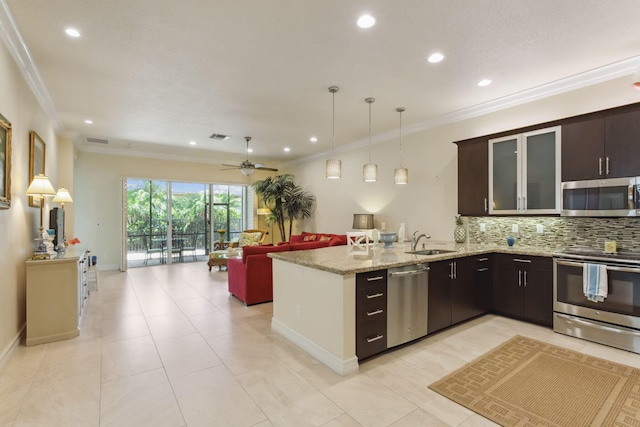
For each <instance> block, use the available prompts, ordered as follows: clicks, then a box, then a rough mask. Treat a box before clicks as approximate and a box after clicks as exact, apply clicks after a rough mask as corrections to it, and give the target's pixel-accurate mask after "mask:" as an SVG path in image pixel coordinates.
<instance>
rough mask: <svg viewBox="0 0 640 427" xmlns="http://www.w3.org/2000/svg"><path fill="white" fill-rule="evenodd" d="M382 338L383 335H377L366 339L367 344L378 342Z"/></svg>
mask: <svg viewBox="0 0 640 427" xmlns="http://www.w3.org/2000/svg"><path fill="white" fill-rule="evenodd" d="M382 338H384V335H378V336H375V337H373V338H367V342H374V341H378V340H381V339H382Z"/></svg>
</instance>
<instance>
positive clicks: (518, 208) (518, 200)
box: [516, 197, 520, 212]
mask: <svg viewBox="0 0 640 427" xmlns="http://www.w3.org/2000/svg"><path fill="white" fill-rule="evenodd" d="M516 210H517V211H518V212H520V197H518V199H517V200H516Z"/></svg>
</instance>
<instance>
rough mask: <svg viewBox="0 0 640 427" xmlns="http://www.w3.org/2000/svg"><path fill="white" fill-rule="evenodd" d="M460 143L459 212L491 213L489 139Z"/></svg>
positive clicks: (458, 143) (472, 213) (471, 213)
mask: <svg viewBox="0 0 640 427" xmlns="http://www.w3.org/2000/svg"><path fill="white" fill-rule="evenodd" d="M456 144H457V145H458V213H459V214H460V215H475V216H482V215H488V214H489V206H488V200H489V143H488V139H487V138H484V139H474V140H468V141H461V142H457V143H456Z"/></svg>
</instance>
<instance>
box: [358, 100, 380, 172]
mask: <svg viewBox="0 0 640 427" xmlns="http://www.w3.org/2000/svg"><path fill="white" fill-rule="evenodd" d="M375 101H376V100H375V98H367V99H365V100H364V102H366V103H367V104H369V163H368V164H366V165H364V167H363V169H362V179H363V180H364V182H376V181H377V180H378V165H376V164H375V163H371V104H372V103H374V102H375Z"/></svg>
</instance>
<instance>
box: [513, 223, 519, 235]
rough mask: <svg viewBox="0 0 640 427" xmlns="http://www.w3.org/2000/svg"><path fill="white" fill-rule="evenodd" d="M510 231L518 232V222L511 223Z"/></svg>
mask: <svg viewBox="0 0 640 427" xmlns="http://www.w3.org/2000/svg"><path fill="white" fill-rule="evenodd" d="M511 232H512V233H517V232H518V224H513V225H512V226H511Z"/></svg>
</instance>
